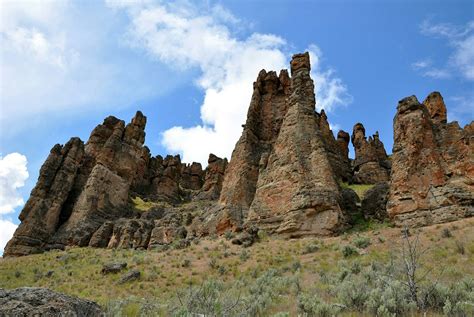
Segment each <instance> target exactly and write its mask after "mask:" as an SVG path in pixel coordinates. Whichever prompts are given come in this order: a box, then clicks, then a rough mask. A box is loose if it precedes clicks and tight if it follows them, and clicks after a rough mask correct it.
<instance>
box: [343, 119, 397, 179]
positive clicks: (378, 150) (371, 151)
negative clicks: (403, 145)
mask: <svg viewBox="0 0 474 317" xmlns="http://www.w3.org/2000/svg"><path fill="white" fill-rule="evenodd" d="M351 141H352V144H353V145H354V152H355V159H354V161H353V163H352V164H353V169H354V177H353V181H354V183H358V184H376V183H378V182H385V181H388V180H389V179H390V161H389V160H388V156H387V153H386V152H385V148H384V146H383V143H382V141H380V139H379V133H378V132H375V134H374V135H373V136H372V137H369V139H368V140H367V138H366V137H365V128H364V126H363V125H362V123H357V124H356V125H354V129H353V131H352V137H351Z"/></svg>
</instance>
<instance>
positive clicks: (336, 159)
mask: <svg viewBox="0 0 474 317" xmlns="http://www.w3.org/2000/svg"><path fill="white" fill-rule="evenodd" d="M316 122H317V126H318V130H319V131H320V135H321V136H322V139H323V143H324V148H325V150H326V152H327V156H328V159H329V163H330V164H331V167H332V169H333V172H334V174H335V176H336V178H337V179H338V180H341V181H343V182H352V169H351V162H350V160H349V139H350V138H349V134H348V133H347V132H345V131H342V130H340V131H339V132H338V133H337V139H335V138H334V134H333V132H332V130H331V129H330V127H329V122H328V118H327V116H326V113H325V112H324V110H321V114H320V115H317V113H316Z"/></svg>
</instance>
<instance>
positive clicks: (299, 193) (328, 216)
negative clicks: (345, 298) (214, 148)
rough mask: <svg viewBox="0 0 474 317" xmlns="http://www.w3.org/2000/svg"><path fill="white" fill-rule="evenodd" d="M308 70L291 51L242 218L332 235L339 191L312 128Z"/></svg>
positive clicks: (275, 228)
mask: <svg viewBox="0 0 474 317" xmlns="http://www.w3.org/2000/svg"><path fill="white" fill-rule="evenodd" d="M309 73H310V63H309V54H308V53H306V54H298V55H294V56H293V59H292V62H291V76H292V77H291V87H290V88H291V89H290V95H289V97H288V99H287V102H288V105H287V106H286V107H285V108H287V111H286V113H285V115H284V118H283V122H282V124H281V127H280V131H279V133H278V135H277V137H276V138H275V141H274V144H273V145H272V147H271V150H270V152H269V153H268V155H265V156H264V157H263V158H261V161H260V168H259V173H258V181H257V184H256V190H255V195H254V199H253V201H252V204H251V205H250V209H249V214H248V219H247V221H248V222H249V223H250V224H252V225H256V226H258V227H260V228H263V229H265V230H267V231H269V232H274V233H279V234H285V235H288V236H294V237H295V236H303V235H330V234H334V233H335V232H337V230H339V229H340V228H341V226H342V224H343V213H342V210H341V207H340V205H339V204H340V202H341V193H340V189H339V186H338V184H337V179H336V176H335V173H334V171H333V168H332V166H331V164H330V159H329V155H328V152H327V151H326V148H325V143H324V136H323V133H322V131H321V130H320V128H319V126H318V115H317V113H316V112H315V96H314V85H313V81H312V79H311V78H310V75H309ZM231 162H232V161H231Z"/></svg>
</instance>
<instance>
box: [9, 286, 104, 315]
mask: <svg viewBox="0 0 474 317" xmlns="http://www.w3.org/2000/svg"><path fill="white" fill-rule="evenodd" d="M102 315H103V312H102V309H101V308H100V306H99V305H97V304H96V303H94V302H91V301H88V300H84V299H79V298H76V297H71V296H68V295H64V294H61V293H57V292H54V291H51V290H49V289H45V288H39V287H21V288H17V289H12V290H6V289H0V316H45V317H56V316H78V317H95V316H97V317H98V316H102Z"/></svg>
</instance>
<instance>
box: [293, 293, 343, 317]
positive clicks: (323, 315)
mask: <svg viewBox="0 0 474 317" xmlns="http://www.w3.org/2000/svg"><path fill="white" fill-rule="evenodd" d="M341 309H342V305H337V304H330V303H326V302H324V301H322V300H321V299H320V298H319V297H316V296H309V295H306V294H301V295H300V296H298V313H299V314H301V315H303V316H308V317H312V316H315V317H316V316H318V317H332V316H336V315H338V314H339V313H340V312H341Z"/></svg>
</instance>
